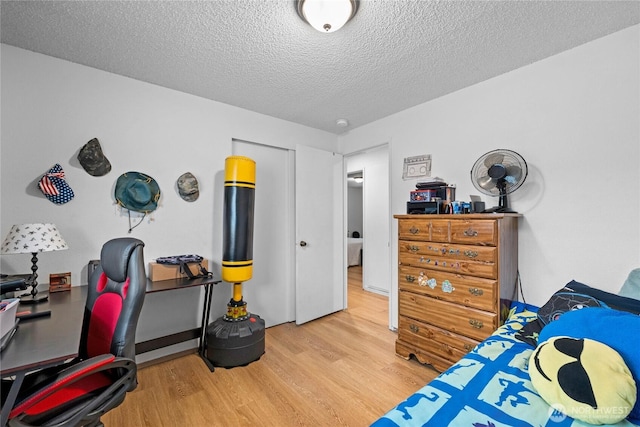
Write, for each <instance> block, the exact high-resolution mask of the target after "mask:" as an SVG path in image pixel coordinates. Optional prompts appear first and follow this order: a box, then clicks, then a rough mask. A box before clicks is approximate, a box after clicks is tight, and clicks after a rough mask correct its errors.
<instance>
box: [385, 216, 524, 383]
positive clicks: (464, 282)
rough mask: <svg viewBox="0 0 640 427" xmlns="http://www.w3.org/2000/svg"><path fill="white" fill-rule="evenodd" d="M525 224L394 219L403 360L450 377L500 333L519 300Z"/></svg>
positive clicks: (489, 219) (490, 219) (514, 219)
mask: <svg viewBox="0 0 640 427" xmlns="http://www.w3.org/2000/svg"><path fill="white" fill-rule="evenodd" d="M519 217H520V215H518V214H465V215H395V216H394V218H396V219H398V314H399V322H398V339H397V340H396V354H398V355H399V356H402V357H404V358H407V359H408V358H409V357H410V356H411V355H412V354H413V355H414V356H415V357H416V359H418V360H419V361H420V362H421V363H427V364H430V365H432V366H433V367H434V368H435V369H437V370H439V371H444V370H446V369H448V368H449V367H450V366H451V365H452V364H454V363H455V362H457V361H458V360H459V359H460V358H461V357H462V356H464V355H465V354H466V353H468V352H469V351H471V350H472V349H473V348H474V347H475V346H476V345H477V344H478V343H479V342H480V341H482V340H483V339H485V338H486V337H488V336H489V335H490V334H491V333H492V332H493V331H494V330H495V329H496V328H498V326H500V324H501V322H502V321H503V320H504V319H503V315H502V312H505V310H507V309H508V307H509V304H510V301H511V300H512V299H513V298H514V297H515V295H516V280H517V274H518V218H519Z"/></svg>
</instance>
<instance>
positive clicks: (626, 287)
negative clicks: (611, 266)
mask: <svg viewBox="0 0 640 427" xmlns="http://www.w3.org/2000/svg"><path fill="white" fill-rule="evenodd" d="M618 295H620V296H622V297H628V298H634V299H637V300H640V268H636V269H634V270H631V273H629V276H628V277H627V280H625V282H624V284H623V285H622V289H620V292H618Z"/></svg>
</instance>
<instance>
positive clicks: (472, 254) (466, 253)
mask: <svg viewBox="0 0 640 427" xmlns="http://www.w3.org/2000/svg"><path fill="white" fill-rule="evenodd" d="M464 256H466V257H467V258H475V257H477V256H478V252H477V251H471V250H466V251H464Z"/></svg>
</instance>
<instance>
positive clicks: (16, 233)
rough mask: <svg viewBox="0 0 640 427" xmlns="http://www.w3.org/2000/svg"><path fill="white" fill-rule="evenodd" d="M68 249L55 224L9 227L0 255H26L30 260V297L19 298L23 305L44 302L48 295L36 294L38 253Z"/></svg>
mask: <svg viewBox="0 0 640 427" xmlns="http://www.w3.org/2000/svg"><path fill="white" fill-rule="evenodd" d="M65 249H69V246H68V245H67V242H65V241H64V239H63V238H62V236H61V235H60V232H59V231H58V229H57V228H56V226H55V224H18V225H14V226H13V227H11V230H10V231H9V234H7V237H6V238H5V239H4V242H2V248H1V249H0V253H2V254H3V255H5V254H6V255H9V254H28V253H30V254H31V255H32V258H31V271H32V273H31V277H30V278H29V284H30V285H31V296H26V297H22V298H20V302H21V303H23V304H35V303H38V302H42V301H46V300H47V298H48V295H46V294H45V295H42V294H41V295H40V296H37V294H38V289H37V287H38V280H37V279H38V273H37V271H38V252H50V251H62V250H65Z"/></svg>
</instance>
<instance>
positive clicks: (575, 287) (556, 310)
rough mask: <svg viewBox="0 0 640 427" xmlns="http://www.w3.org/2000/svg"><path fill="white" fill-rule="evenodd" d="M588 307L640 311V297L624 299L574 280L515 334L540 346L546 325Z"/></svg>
mask: <svg viewBox="0 0 640 427" xmlns="http://www.w3.org/2000/svg"><path fill="white" fill-rule="evenodd" d="M585 307H609V308H614V309H617V310H622V311H628V312H630V313H634V314H640V300H636V299H633V298H625V297H623V296H619V295H615V294H612V293H609V292H606V291H602V290H600V289H596V288H592V287H591V286H588V285H585V284H584V283H580V282H576V281H575V280H572V281H571V282H569V283H567V284H566V285H565V286H564V288H562V289H560V290H559V291H557V292H555V293H554V294H553V295H551V298H549V300H548V301H547V302H546V303H545V304H544V305H543V306H542V307H540V309H539V310H538V317H537V318H536V319H534V320H532V321H531V322H529V323H527V324H526V325H525V326H524V327H523V328H522V329H521V330H520V331H519V332H518V333H517V334H516V338H517V339H519V340H520V341H523V342H525V343H528V344H530V345H531V346H533V347H535V346H536V345H538V334H539V333H540V330H541V329H542V328H543V327H544V326H545V325H547V324H549V323H551V322H552V321H554V320H557V319H558V318H559V317H560V316H561V315H563V314H564V313H567V312H569V311H575V310H578V309H581V308H585Z"/></svg>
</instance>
